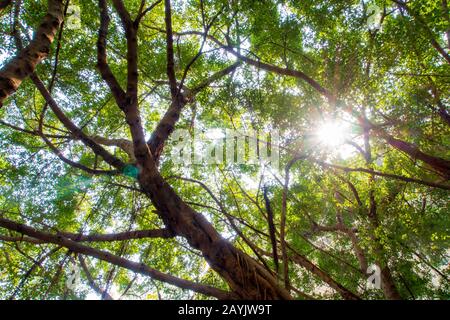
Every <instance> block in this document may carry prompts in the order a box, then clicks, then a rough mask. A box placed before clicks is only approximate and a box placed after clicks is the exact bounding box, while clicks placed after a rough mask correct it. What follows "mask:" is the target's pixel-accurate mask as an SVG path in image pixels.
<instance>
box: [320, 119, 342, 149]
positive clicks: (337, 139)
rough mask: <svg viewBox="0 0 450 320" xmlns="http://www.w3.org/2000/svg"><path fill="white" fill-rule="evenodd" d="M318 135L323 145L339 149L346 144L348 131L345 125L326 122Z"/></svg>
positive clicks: (321, 126)
mask: <svg viewBox="0 0 450 320" xmlns="http://www.w3.org/2000/svg"><path fill="white" fill-rule="evenodd" d="M316 135H317V138H318V140H319V142H320V143H321V144H323V145H325V146H328V147H338V146H340V145H342V144H343V143H344V142H345V140H346V138H347V135H348V129H347V127H346V126H345V125H344V124H343V123H339V122H326V123H324V124H322V125H320V126H319V128H318V129H317V132H316Z"/></svg>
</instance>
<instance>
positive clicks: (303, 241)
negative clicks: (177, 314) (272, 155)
mask: <svg viewBox="0 0 450 320" xmlns="http://www.w3.org/2000/svg"><path fill="white" fill-rule="evenodd" d="M0 3H1V4H2V6H0V8H1V9H0V30H1V32H0V68H3V69H1V70H0V92H2V94H1V96H2V101H3V106H2V108H1V109H0V286H1V289H0V299H84V298H93V297H102V298H104V299H119V298H121V299H181V298H196V299H206V298H212V297H216V298H223V297H225V296H226V297H232V298H294V299H311V298H314V299H341V298H345V299H353V298H362V299H386V298H387V299H398V298H402V299H445V298H447V299H448V298H449V292H450V291H449V290H450V286H449V277H450V268H449V250H448V248H449V240H450V233H449V227H450V217H449V212H450V211H449V202H448V199H449V190H450V184H449V181H448V179H449V178H450V149H449V146H450V135H449V133H450V115H449V112H448V106H449V104H450V95H449V92H450V57H449V54H450V16H449V10H448V5H447V1H446V0H408V1H406V0H398V1H397V0H393V1H389V0H373V1H371V2H369V1H359V0H328V1H312V0H302V1H294V0H292V1H290V0H263V1H252V0H232V1H226V0H172V1H169V0H163V1H161V0H160V1H156V2H154V3H151V2H149V1H145V0H142V1H138V0H123V1H122V0H114V1H105V0H100V1H96V0H65V1H48V3H47V1H35V0H23V1H21V0H16V1H0ZM52 3H53V6H52ZM371 5H372V6H373V5H377V7H378V8H380V10H381V11H380V18H381V20H380V23H381V28H379V29H378V28H372V29H369V27H368V24H367V20H368V14H367V13H368V12H367V8H368V6H371ZM73 7H78V8H79V9H80V21H79V22H80V23H79V25H77V24H76V23H75V24H74V25H73V24H68V23H67V22H68V21H69V18H70V19H76V18H77V17H76V16H75V17H74V16H72V17H71V16H69V12H68V11H70V10H68V9H73ZM49 8H56V9H58V10H59V11H60V12H59V16H61V17H59V16H58V14H57V13H55V12H56V11H57V10H56V9H55V10H53V11H55V12H51V11H52V10H49ZM61 10H62V11H61ZM64 12H65V14H66V18H65V19H64V22H63V23H61V20H62V17H63V16H64ZM52 14H53V16H51V15H52ZM49 17H53V19H56V23H55V24H54V25H52V24H51V23H48V24H47V25H46V26H44V27H47V28H53V31H51V32H53V33H54V37H53V38H52V39H51V41H50V42H49V43H48V45H49V51H48V56H47V55H46V54H45V59H39V61H37V62H36V64H35V65H33V66H32V67H28V68H27V67H25V72H24V71H21V67H20V63H22V62H23V61H24V59H22V60H20V59H19V60H18V59H15V60H14V58H13V57H14V56H16V55H21V54H22V56H23V55H24V54H26V52H25V50H28V51H29V52H33V51H32V50H31V49H29V48H30V47H29V45H33V43H38V46H37V48H38V50H41V51H42V50H43V49H39V48H41V47H42V43H44V42H45V41H48V40H49V39H48V36H45V35H44V37H43V38H42V37H41V34H40V33H39V30H41V31H42V30H44V29H45V28H43V25H42V21H45V19H48V18H49ZM108 18H109V21H108ZM72 22H73V21H72ZM75 22H77V21H75ZM38 26H41V29H39V30H38ZM27 46H28V47H27ZM27 48H28V49H27ZM43 51H45V50H43ZM24 52H25V53H24ZM31 58H33V57H31ZM41 60H42V61H41ZM34 67H36V69H35V70H34ZM8 68H9V69H8ZM7 69H8V70H12V71H8V72H9V73H8V72H6V71H5V70H7ZM15 70H17V71H15ZM19 73H22V74H23V76H24V79H23V80H24V81H23V82H22V83H18V84H20V86H17V88H14V90H12V91H11V90H10V91H8V90H9V89H8V90H7V89H5V88H9V87H7V86H8V83H9V82H8V79H13V78H14V74H16V75H17V74H19ZM11 74H13V76H11ZM5 79H6V80H5ZM5 83H6V84H5ZM4 92H8V94H5V93H4ZM135 111H136V112H135ZM165 115H166V116H165ZM173 127H174V128H177V129H186V130H187V132H189V133H192V132H194V131H195V130H207V129H212V128H215V129H217V128H219V129H223V130H225V129H235V130H250V129H252V130H257V131H260V132H263V133H267V132H275V131H277V132H279V133H280V139H279V142H278V145H272V146H271V147H270V149H271V150H272V152H275V151H279V153H280V163H279V168H277V167H276V166H273V165H270V164H267V163H264V162H261V163H256V164H251V163H246V162H245V163H241V164H239V163H233V162H232V161H225V162H224V163H219V164H189V163H183V162H182V163H179V162H177V161H175V160H174V158H173V157H174V154H175V153H174V152H173V150H174V148H175V145H176V143H177V141H175V140H174V139H172V137H171V136H170V133H171V131H172V128H173ZM168 128H169V129H168ZM141 129H142V130H141ZM164 130H166V131H164ZM141 133H143V134H142V135H141ZM144 139H145V140H146V141H147V142H148V143H145V140H144ZM100 149H101V150H100ZM108 157H110V158H108ZM108 159H109V160H108ZM111 159H112V160H111ZM160 178H161V179H160ZM163 181H164V182H163ZM169 185H170V187H169ZM158 190H159V191H160V192H161V194H158ZM172 191H174V193H172ZM176 195H178V196H179V198H178V196H176ZM194 210H195V211H194ZM200 215H201V216H202V217H204V218H205V219H203V218H202V219H203V220H197V219H200V218H196V217H199V216H200ZM198 221H201V222H198ZM199 226H200V227H199ZM27 227H28V229H27ZM29 227H31V228H32V229H30V228H29ZM198 228H200V229H201V230H207V231H205V234H207V235H209V237H210V238H211V239H212V240H211V243H209V242H205V241H204V240H202V239H207V237H206V238H201V237H200V235H199V238H197V235H198V234H199V231H198V230H200V229H198ZM209 228H211V229H209ZM135 230H140V231H142V230H143V231H146V232H142V233H141V236H137V234H136V233H133V232H132V231H135ZM35 231H36V232H35ZM216 231H217V232H218V233H219V234H220V235H221V237H223V239H222V238H221V239H220V240H217V241H216V239H215V238H214V234H215V232H216ZM33 232H35V233H33ZM201 232H203V231H201ZM201 232H200V233H201ZM52 236H53V237H52ZM89 236H91V238H89ZM102 236H103V238H102ZM108 236H109V239H106V240H105V238H107V237H108ZM121 236H122V237H121ZM111 240H114V241H111ZM227 250H228V251H227ZM230 250H231V251H230ZM234 250H235V251H234ZM106 252H108V253H109V254H106ZM229 252H231V254H229ZM236 252H240V253H236ZM111 257H113V258H111ZM230 257H233V259H234V258H235V257H237V258H236V261H234V260H230V259H231V258H230ZM133 262H135V263H134V264H133ZM73 265H77V266H79V267H80V268H81V273H80V281H79V283H78V284H77V285H76V286H75V287H71V286H68V285H67V281H66V280H67V278H68V277H69V270H70V268H71V266H72V267H73ZM143 265H145V266H147V269H145V268H144V267H142V266H143ZM371 266H372V267H374V268H375V269H377V270H378V271H379V272H380V275H379V276H380V277H381V280H380V281H381V287H379V288H373V287H368V286H367V278H368V277H369V276H370V272H369V274H368V273H367V269H368V268H369V267H371ZM144 269H145V270H144ZM241 270H243V271H242V273H241V272H240V271H241ZM255 270H258V271H255ZM377 270H375V275H377V274H378V272H377ZM253 272H254V273H255V276H254V277H252V276H251V274H252V273H253ZM257 272H258V277H259V278H258V277H257V276H256V273H257ZM241 278H242V279H243V280H240V279H241ZM181 279H184V280H188V281H187V282H186V283H185V282H183V280H181ZM261 279H265V280H264V281H265V282H264V281H263V280H261ZM272 280H273V281H272ZM253 282H254V285H253ZM261 283H264V285H261ZM258 288H261V289H258ZM267 288H272V289H267ZM258 290H260V291H258ZM271 290H272V291H273V292H272V291H271ZM267 292H269V293H267ZM227 294H229V295H228V296H227Z"/></svg>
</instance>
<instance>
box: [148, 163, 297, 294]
mask: <svg viewBox="0 0 450 320" xmlns="http://www.w3.org/2000/svg"><path fill="white" fill-rule="evenodd" d="M139 183H140V185H141V188H142V190H143V191H144V192H145V194H146V195H147V196H148V197H149V198H150V199H151V200H152V202H153V204H154V205H155V207H156V209H157V211H158V214H159V216H160V217H161V219H162V220H163V221H164V223H165V224H166V226H167V227H168V228H170V229H171V230H172V231H173V232H174V233H175V234H177V235H179V236H182V237H184V238H186V239H187V241H188V242H189V244H190V245H191V246H192V247H193V248H195V249H197V250H199V251H201V252H202V254H203V256H204V257H205V259H206V260H207V262H208V263H209V265H210V266H211V268H212V269H213V270H215V271H216V272H217V273H218V274H219V275H221V276H222V278H223V279H224V280H225V281H226V282H227V283H228V284H229V286H230V288H231V290H232V291H233V292H234V293H235V294H236V296H237V297H238V298H240V299H292V297H291V296H290V294H289V293H288V292H287V291H286V290H285V289H283V288H281V287H280V286H278V284H277V280H276V279H275V278H274V277H273V276H272V275H271V274H270V273H269V272H268V271H267V270H265V269H264V268H263V267H261V266H260V265H259V264H258V263H257V262H256V261H254V260H253V259H252V258H251V257H249V256H248V255H246V254H245V253H243V252H242V251H240V250H238V249H236V248H235V247H233V245H232V244H231V243H230V242H228V241H227V240H225V239H224V238H222V236H221V235H220V234H219V233H218V232H217V231H216V230H215V229H214V227H213V226H212V225H211V224H210V223H209V222H208V221H207V220H206V219H205V218H204V217H203V216H202V215H201V214H199V213H197V212H195V211H194V210H193V209H191V208H190V207H189V206H188V205H187V204H185V203H184V202H183V200H182V199H181V198H180V197H179V196H178V195H177V194H176V193H175V191H174V190H173V189H172V188H171V187H170V186H169V184H167V182H165V181H164V179H163V178H162V177H161V175H160V174H159V173H158V172H157V171H156V170H147V169H145V168H143V169H142V172H141V173H140V175H139Z"/></svg>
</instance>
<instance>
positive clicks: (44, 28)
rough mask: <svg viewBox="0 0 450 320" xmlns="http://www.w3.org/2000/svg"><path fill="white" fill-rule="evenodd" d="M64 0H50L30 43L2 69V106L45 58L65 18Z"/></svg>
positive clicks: (0, 72)
mask: <svg viewBox="0 0 450 320" xmlns="http://www.w3.org/2000/svg"><path fill="white" fill-rule="evenodd" d="M63 12H64V6H63V1H62V0H49V1H48V10H47V14H46V15H45V17H44V19H43V20H42V22H41V24H40V26H39V28H38V30H37V31H36V33H35V36H34V38H33V40H31V42H30V44H29V45H28V46H27V47H26V48H24V49H23V50H21V51H20V53H19V55H18V56H16V57H15V58H13V59H12V60H11V61H10V62H9V63H7V64H6V65H5V66H4V67H3V68H2V69H1V70H0V107H1V106H2V104H3V101H4V100H5V99H6V98H8V97H9V96H10V95H11V94H13V93H14V92H15V91H16V90H17V88H18V87H19V86H20V84H21V83H22V81H23V80H24V79H25V78H26V77H28V76H29V75H31V74H32V73H33V72H34V70H35V69H36V66H37V65H38V64H39V63H41V61H42V60H44V59H45V58H46V57H47V56H48V54H49V52H50V45H51V44H52V42H53V39H54V38H55V35H56V32H57V30H58V28H59V26H60V25H61V23H62V21H63V18H64V13H63Z"/></svg>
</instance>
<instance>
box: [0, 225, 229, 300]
mask: <svg viewBox="0 0 450 320" xmlns="http://www.w3.org/2000/svg"><path fill="white" fill-rule="evenodd" d="M0 226H1V227H3V228H6V229H8V230H12V231H16V232H19V233H22V234H24V235H27V236H29V237H32V238H36V239H40V240H43V241H45V242H49V243H54V244H57V245H60V246H63V247H66V248H68V249H70V250H71V251H73V252H76V253H79V254H83V255H87V256H91V257H94V258H97V259H100V260H103V261H106V262H109V263H111V264H113V265H116V266H119V267H122V268H125V269H129V270H131V271H134V272H137V273H140V274H143V275H146V276H149V277H151V278H153V279H155V280H159V281H163V282H167V283H169V284H172V285H174V286H177V287H179V288H182V289H187V290H192V291H195V292H198V293H202V294H205V295H207V296H212V297H216V298H218V299H229V298H232V295H231V294H230V293H228V292H226V291H222V290H220V289H217V288H214V287H210V286H207V285H203V284H199V283H195V282H191V281H188V280H184V279H180V278H177V277H174V276H172V275H170V274H165V273H162V272H160V271H158V270H155V269H152V268H150V267H149V266H147V265H145V264H143V263H138V262H133V261H130V260H127V259H124V258H122V257H119V256H116V255H114V254H112V253H110V252H107V251H103V250H98V249H94V248H91V247H88V246H85V245H82V244H80V243H77V242H75V241H73V240H70V239H67V238H65V237H63V236H61V235H53V234H50V233H46V232H42V231H38V230H36V229H34V228H32V227H29V226H27V225H24V224H20V223H17V222H14V221H12V220H9V219H5V218H0Z"/></svg>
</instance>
